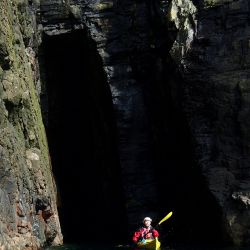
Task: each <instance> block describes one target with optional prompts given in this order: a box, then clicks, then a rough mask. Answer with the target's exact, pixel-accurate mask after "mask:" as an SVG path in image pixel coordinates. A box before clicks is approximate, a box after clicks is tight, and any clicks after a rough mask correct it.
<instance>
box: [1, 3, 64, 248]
mask: <svg viewBox="0 0 250 250" xmlns="http://www.w3.org/2000/svg"><path fill="white" fill-rule="evenodd" d="M0 18H1V22H0V33H1V36H0V114H1V118H0V200H1V206H0V249H31V248H32V249H37V247H39V246H41V245H44V244H46V242H48V243H52V244H53V243H55V244H59V243H60V242H62V236H61V233H60V225H59V220H58V214H57V208H56V189H55V185H54V182H53V177H52V175H51V165H50V160H49V154H48V147H47V140H46V135H45V130H44V126H43V122H42V117H41V111H40V104H39V93H40V82H39V71H38V68H37V59H36V56H35V55H36V52H35V50H36V45H37V44H36V43H37V40H38V32H37V29H36V22H35V16H34V13H33V12H32V11H31V9H30V8H29V6H28V1H27V2H26V1H22V2H20V1H5V0H4V1H2V2H1V6H0Z"/></svg>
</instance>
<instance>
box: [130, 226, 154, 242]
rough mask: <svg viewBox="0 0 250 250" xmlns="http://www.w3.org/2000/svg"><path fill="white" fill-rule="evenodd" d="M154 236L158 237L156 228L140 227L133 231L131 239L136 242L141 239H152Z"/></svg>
mask: <svg viewBox="0 0 250 250" xmlns="http://www.w3.org/2000/svg"><path fill="white" fill-rule="evenodd" d="M156 237H159V233H158V231H157V230H155V229H153V228H152V227H149V228H146V227H141V228H140V229H139V230H138V231H136V232H135V233H134V235H133V239H132V240H133V241H134V242H137V241H140V240H142V239H154V238H156Z"/></svg>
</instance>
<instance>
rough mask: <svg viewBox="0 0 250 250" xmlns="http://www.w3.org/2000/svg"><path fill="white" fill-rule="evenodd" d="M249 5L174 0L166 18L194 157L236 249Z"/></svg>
mask: <svg viewBox="0 0 250 250" xmlns="http://www.w3.org/2000/svg"><path fill="white" fill-rule="evenodd" d="M249 8H250V4H249V1H247V0H239V1H225V0H224V1H223V0H221V1H220V0H216V1H210V0H209V1H181V0H176V1H172V3H171V6H170V8H169V14H168V17H169V21H170V22H172V23H174V26H175V27H176V29H177V36H176V40H175V41H174V44H173V46H172V48H171V55H172V58H173V59H174V60H175V62H176V64H177V65H178V67H179V71H180V72H181V74H182V77H183V84H182V88H183V90H184V93H185V97H184V100H183V109H184V110H185V113H186V116H187V119H188V121H189V127H190V130H191V131H192V137H193V138H194V140H195V144H196V145H195V150H196V159H197V161H198V164H199V167H200V169H201V171H202V174H203V176H205V179H206V181H207V185H208V188H209V190H210V191H211V192H212V194H213V195H214V197H215V198H216V200H217V202H218V204H219V206H220V208H221V210H222V213H223V220H224V226H225V228H226V229H227V233H228V234H229V235H230V237H231V239H232V240H233V242H234V243H235V244H238V245H240V244H249V236H250V234H249V233H250V220H249V218H250V217H249V198H250V168H249V161H250V158H249V145H250V144H249V142H250V141H249V112H250V108H249V107H250V106H249V100H250V99H249V86H250V82H249V73H250V71H249V66H250V57H249V48H250V47H249V36H250V27H249V20H250V19H249V17H250V16H249V13H250V9H249Z"/></svg>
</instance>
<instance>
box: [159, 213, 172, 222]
mask: <svg viewBox="0 0 250 250" xmlns="http://www.w3.org/2000/svg"><path fill="white" fill-rule="evenodd" d="M172 214H173V212H172V211H171V212H170V213H168V214H167V215H166V216H165V217H164V218H163V219H162V220H161V221H160V222H159V223H158V225H160V224H161V223H162V222H164V221H166V220H167V219H169V218H170V217H171V216H172Z"/></svg>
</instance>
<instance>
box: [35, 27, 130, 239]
mask: <svg viewBox="0 0 250 250" xmlns="http://www.w3.org/2000/svg"><path fill="white" fill-rule="evenodd" d="M40 62H41V71H42V72H43V75H44V76H43V78H44V81H45V82H46V91H45V95H44V96H43V100H42V101H43V113H44V119H45V124H46V130H47V135H48V141H49V149H50V154H51V159H52V166H53V172H54V174H55V178H56V182H57V187H58V190H59V196H60V197H59V201H58V204H59V215H60V222H61V227H62V232H63V235H64V242H83V241H84V242H88V241H89V242H90V241H91V240H95V241H97V242H100V241H114V240H116V241H119V240H122V238H123V237H126V236H125V235H126V229H125V228H126V222H125V218H126V216H125V213H124V200H123V195H122V186H121V180H120V179H121V175H120V167H119V159H118V154H117V146H116V140H117V138H116V136H117V135H116V126H115V122H114V119H113V108H112V99H111V94H110V90H109V86H108V84H107V81H106V78H105V74H104V72H103V66H102V62H101V59H100V57H99V55H98V53H97V50H96V48H95V46H94V44H93V43H92V41H91V40H90V39H89V38H88V36H87V34H86V33H85V31H83V30H80V31H73V32H71V33H68V34H62V35H55V36H47V35H44V37H43V43H42V46H41V49H40ZM46 104H47V107H46ZM46 114H47V115H46ZM114 228H115V230H114ZM111 235H112V237H110V236H111Z"/></svg>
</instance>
